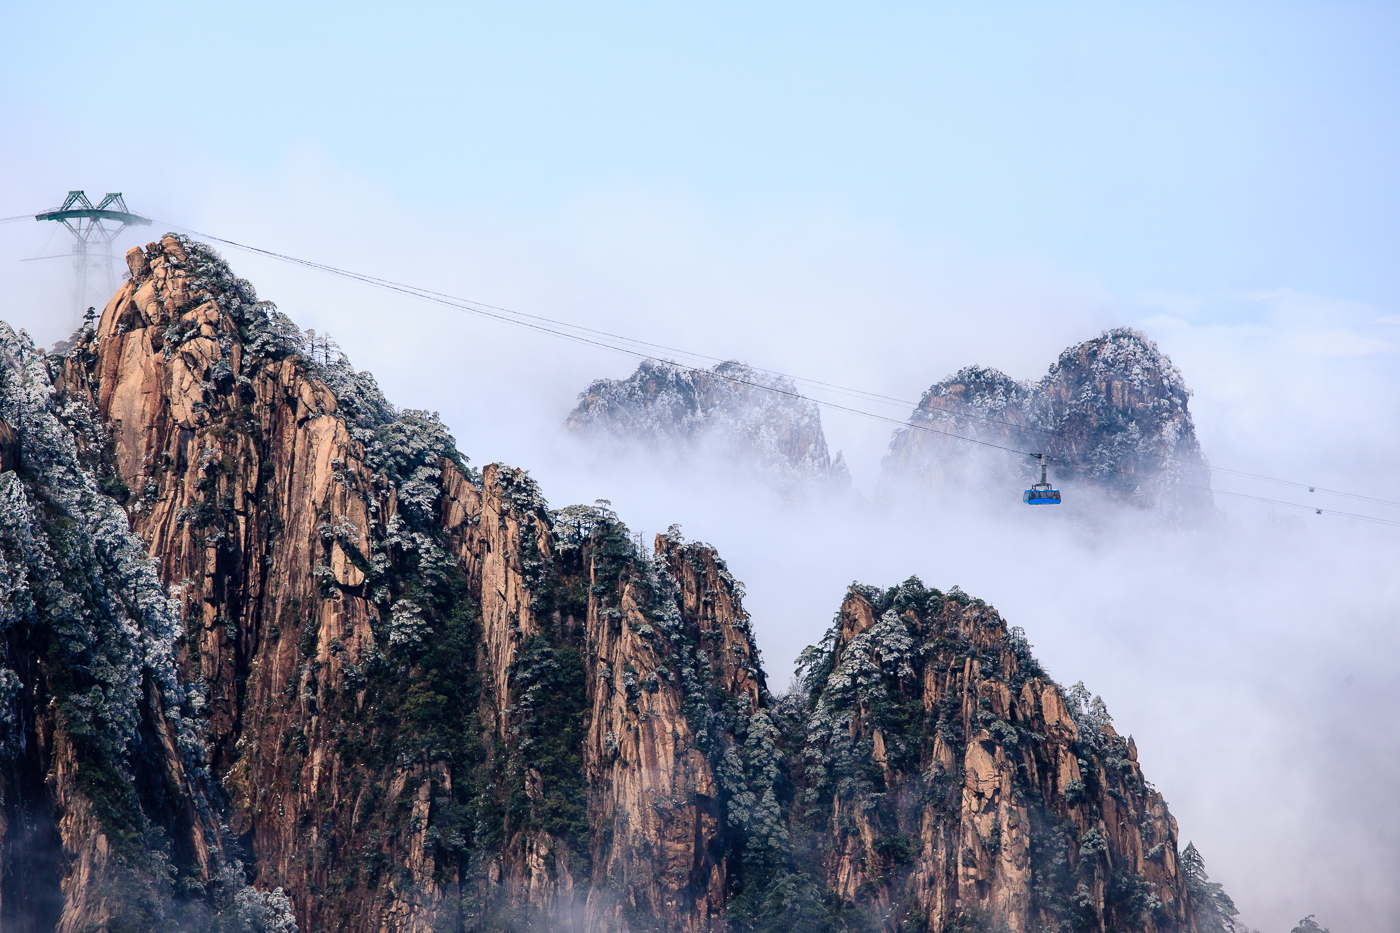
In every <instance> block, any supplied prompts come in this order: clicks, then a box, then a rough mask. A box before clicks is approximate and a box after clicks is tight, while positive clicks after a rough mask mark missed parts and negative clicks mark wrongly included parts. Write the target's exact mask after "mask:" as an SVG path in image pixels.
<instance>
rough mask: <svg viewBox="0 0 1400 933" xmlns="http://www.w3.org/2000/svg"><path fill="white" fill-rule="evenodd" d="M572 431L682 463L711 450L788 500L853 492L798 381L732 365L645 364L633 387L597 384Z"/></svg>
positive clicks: (582, 398) (577, 411)
mask: <svg viewBox="0 0 1400 933" xmlns="http://www.w3.org/2000/svg"><path fill="white" fill-rule="evenodd" d="M565 424H566V426H567V427H568V428H569V429H570V430H571V431H574V432H577V433H580V434H583V435H586V436H589V437H591V438H592V439H594V441H595V442H601V443H611V444H617V443H632V444H640V445H642V446H644V447H647V448H650V449H653V450H659V451H665V452H669V453H673V454H677V455H680V456H682V457H687V456H693V455H695V454H696V453H699V452H701V451H702V450H708V451H709V452H711V453H714V454H718V455H719V456H721V457H723V458H725V459H727V460H728V461H730V462H732V463H735V464H740V465H742V468H743V469H746V470H753V471H756V472H757V473H758V474H759V475H761V476H762V477H763V478H764V479H766V480H767V481H769V482H770V483H772V484H774V485H776V486H777V487H778V489H779V490H781V491H783V492H795V491H797V490H800V489H802V488H805V487H809V486H812V485H814V484H815V485H816V486H819V487H829V486H834V487H835V488H837V489H844V488H846V487H848V486H849V485H850V474H849V472H848V471H847V469H846V464H845V461H844V459H843V458H842V456H841V454H840V453H839V452H838V453H837V454H836V457H835V458H834V459H833V458H832V457H831V455H830V453H829V451H828V450H827V445H826V437H825V435H824V434H823V433H822V423H821V412H820V410H819V409H818V408H817V405H816V403H814V402H812V401H810V400H809V399H806V398H803V397H802V395H801V394H800V393H799V392H798V391H797V386H796V385H795V384H794V383H793V382H792V380H790V379H788V378H786V377H784V376H775V375H772V374H770V373H765V372H761V371H759V370H755V369H752V368H751V367H748V366H745V365H744V364H743V363H739V362H735V361H733V360H731V361H729V362H725V363H720V364H718V365H716V366H714V367H713V368H711V369H685V368H682V367H680V366H677V365H675V364H673V363H666V362H658V361H656V360H646V361H644V362H643V363H642V364H641V365H640V366H638V367H637V371H636V372H635V373H633V374H632V375H631V376H629V377H628V378H626V379H599V380H596V381H595V382H594V383H593V384H592V385H590V386H589V387H588V388H587V389H586V390H585V391H584V392H582V393H581V394H580V395H579V403H578V406H577V407H576V408H574V410H573V412H572V413H570V415H569V417H568V420H567V421H566V422H565Z"/></svg>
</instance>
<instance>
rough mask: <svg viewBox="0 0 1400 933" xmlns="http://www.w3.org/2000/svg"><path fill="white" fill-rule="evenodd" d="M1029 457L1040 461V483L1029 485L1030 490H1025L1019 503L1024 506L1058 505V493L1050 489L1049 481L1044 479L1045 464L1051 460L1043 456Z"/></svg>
mask: <svg viewBox="0 0 1400 933" xmlns="http://www.w3.org/2000/svg"><path fill="white" fill-rule="evenodd" d="M1031 456H1032V457H1034V458H1035V459H1037V460H1039V461H1040V482H1038V483H1031V488H1030V489H1027V490H1026V494H1025V495H1024V496H1022V497H1021V501H1022V502H1024V503H1025V504H1026V505H1059V504H1060V491H1059V490H1058V489H1051V488H1050V481H1049V480H1048V479H1046V477H1045V468H1046V464H1047V463H1048V462H1049V461H1050V460H1051V459H1052V458H1050V457H1048V456H1046V455H1045V454H1031Z"/></svg>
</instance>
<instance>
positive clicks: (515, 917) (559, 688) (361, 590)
mask: <svg viewBox="0 0 1400 933" xmlns="http://www.w3.org/2000/svg"><path fill="white" fill-rule="evenodd" d="M128 265H129V267H130V270H131V278H130V281H128V282H127V283H126V284H125V285H124V286H123V287H122V289H121V290H120V291H119V292H118V293H117V295H116V296H115V297H114V298H113V300H112V301H111V302H110V303H109V304H108V306H107V307H106V309H105V311H104V312H103V314H102V317H101V319H100V321H97V322H95V326H91V327H89V328H87V329H85V330H84V331H83V332H81V333H80V334H79V335H78V336H77V339H75V340H74V341H73V342H72V344H71V345H70V347H69V348H68V349H67V350H66V351H65V352H64V353H63V354H62V355H56V356H52V357H45V356H44V354H43V353H42V352H41V351H38V350H36V349H35V348H33V347H32V345H30V344H29V343H28V342H27V340H26V338H24V337H23V336H22V335H19V336H17V335H13V334H9V333H8V332H7V331H5V332H0V337H3V338H4V353H3V361H4V369H3V372H4V383H3V385H0V390H3V399H0V418H3V422H2V423H3V425H4V428H5V429H4V430H0V458H3V463H4V464H5V465H6V466H7V469H8V470H9V472H6V473H4V474H3V476H0V490H3V495H4V508H5V509H6V514H5V517H6V521H5V524H4V526H3V528H2V529H0V534H3V536H4V537H3V540H0V545H3V557H4V561H5V563H4V564H3V565H0V581H2V582H3V586H4V589H3V591H0V607H2V608H3V611H4V619H5V622H6V631H7V637H8V640H7V645H6V652H7V653H6V656H5V659H4V664H5V667H4V669H3V670H0V713H3V717H2V718H3V723H0V724H2V725H3V728H4V732H3V736H4V745H3V747H0V761H3V764H4V768H3V781H4V784H3V787H4V793H5V796H4V808H5V809H4V821H3V824H2V825H0V861H2V862H3V864H0V919H5V920H6V924H7V925H6V926H5V929H7V930H8V929H11V928H14V929H34V930H50V929H59V930H64V931H70V930H71V931H75V933H76V931H79V930H96V929H106V930H113V931H115V930H126V929H138V928H139V929H158V930H166V929H168V930H179V929H228V930H238V931H244V933H246V931H250V930H279V931H283V933H285V931H288V930H291V929H294V928H295V929H300V930H303V931H306V930H360V931H389V930H423V931H427V930H440V929H448V930H576V931H604V930H626V931H635V933H641V931H644V930H667V931H696V933H698V931H706V930H712V931H722V930H734V931H740V930H784V931H789V930H801V931H805V930H813V931H816V930H840V929H846V930H855V929H869V930H876V929H880V930H890V931H895V930H900V931H912V930H937V931H943V930H954V929H958V930H965V929H1009V930H1017V931H1026V930H1032V929H1034V930H1040V929H1043V928H1045V927H1047V926H1057V927H1058V928H1059V929H1066V930H1119V929H1121V930H1144V931H1154V933H1155V931H1159V930H1160V931H1167V930H1174V931H1195V930H1197V929H1198V925H1197V919H1196V915H1195V913H1193V906H1192V904H1193V902H1192V900H1191V895H1190V892H1189V890H1188V888H1187V887H1186V886H1185V885H1186V880H1189V878H1188V879H1186V880H1183V878H1184V876H1183V873H1182V871H1181V869H1180V868H1179V866H1178V861H1177V860H1178V853H1177V838H1176V828H1175V824H1174V822H1173V821H1172V819H1171V817H1170V815H1169V814H1168V813H1167V811H1166V806H1165V804H1164V803H1163V801H1162V800H1161V798H1160V796H1159V795H1157V794H1156V793H1155V792H1154V791H1153V790H1152V789H1151V787H1150V785H1148V784H1147V783H1146V781H1145V780H1144V779H1143V777H1142V774H1141V771H1140V770H1139V769H1138V767H1137V764H1136V753H1135V748H1134V746H1133V744H1132V742H1131V740H1123V739H1122V738H1121V737H1119V736H1118V735H1117V734H1116V733H1115V732H1114V731H1113V729H1112V726H1111V725H1110V723H1109V721H1108V718H1107V714H1106V712H1105V711H1104V710H1103V708H1102V704H1101V703H1099V702H1097V701H1096V702H1089V701H1088V698H1087V695H1085V694H1084V692H1083V691H1082V688H1077V689H1076V690H1071V691H1068V692H1066V691H1063V690H1061V689H1060V688H1058V687H1057V686H1055V685H1054V684H1053V683H1052V682H1051V681H1050V680H1049V678H1048V677H1047V676H1046V675H1045V674H1044V673H1043V672H1042V671H1040V670H1039V668H1038V667H1037V666H1036V665H1035V662H1034V660H1033V659H1032V658H1031V656H1030V654H1029V646H1028V645H1026V643H1025V640H1024V637H1023V636H1022V635H1020V634H1019V633H1018V632H1016V631H1015V630H1008V629H1007V628H1006V626H1005V625H1004V624H1003V623H1002V622H1001V620H1000V619H999V618H998V617H997V616H996V614H995V612H994V611H993V610H991V609H990V607H987V606H986V605H985V604H982V603H980V602H979V601H976V600H972V599H970V598H968V597H966V596H964V595H963V594H961V593H959V592H958V591H956V590H955V591H953V592H951V593H948V594H941V593H938V592H937V591H934V590H926V589H925V588H924V587H923V586H922V585H921V584H919V583H918V582H917V581H910V582H908V583H906V584H904V585H903V586H901V587H899V588H896V589H894V590H889V591H879V590H874V589H871V588H866V587H854V588H852V590H851V592H850V595H849V596H848V597H847V599H846V602H845V604H844V605H843V606H842V608H841V612H840V614H839V616H838V620H837V623H836V625H835V626H834V627H833V629H832V631H831V633H829V635H828V637H827V639H826V641H824V642H823V643H822V645H820V646H818V647H817V648H813V649H811V650H809V652H808V653H807V654H806V655H804V659H803V672H804V676H803V681H802V684H803V686H802V688H801V689H799V690H797V691H795V692H792V693H789V694H787V695H784V696H782V697H774V696H773V695H771V694H770V692H769V691H768V689H767V687H766V684H765V677H764V674H763V671H762V669H761V666H760V663H759V657H758V652H757V650H756V648H755V646H754V641H753V634H752V629H751V622H750V619H749V616H748V614H747V613H746V611H745V610H744V608H743V605H742V599H743V588H742V586H741V585H740V584H739V583H738V582H737V581H736V580H735V579H734V578H733V576H732V575H731V573H730V571H729V569H728V568H727V566H726V565H725V563H724V561H723V560H721V559H720V557H719V556H718V555H717V554H716V553H715V552H714V550H713V549H712V548H709V547H707V546H705V545H703V544H698V543H689V542H686V541H685V540H684V539H683V538H682V537H681V536H680V534H679V531H678V530H676V529H674V528H673V529H672V531H670V532H668V534H666V535H662V536H658V537H657V539H656V541H655V544H654V546H653V547H652V548H650V549H647V550H643V549H641V548H640V547H638V546H637V545H636V544H634V542H633V538H632V536H631V534H630V533H629V532H628V530H627V528H626V527H625V525H623V524H622V522H621V521H620V520H619V519H618V516H616V515H615V514H613V513H612V512H611V511H610V510H609V509H608V508H607V506H606V503H602V502H599V503H597V504H595V505H593V506H570V507H567V508H562V509H557V510H552V509H550V508H549V507H548V504H547V503H546V501H545V500H544V498H543V496H542V495H541V493H540V490H539V489H538V488H537V487H536V485H535V484H534V482H533V481H532V480H531V479H530V478H529V476H528V475H526V474H525V473H523V472H522V471H519V470H515V469H511V468H508V467H504V466H501V465H489V466H487V467H486V468H484V469H483V470H481V471H479V472H478V471H476V470H475V469H472V468H471V467H469V466H468V465H467V462H466V460H465V458H463V457H462V456H461V454H459V453H458V451H457V449H456V445H455V442H454V441H453V440H452V438H451V437H450V436H449V435H448V434H447V432H446V429H445V428H444V427H443V425H442V424H441V423H440V422H439V421H438V420H437V418H436V416H435V415H432V414H430V413H427V412H417V411H403V410H398V409H395V408H394V407H393V406H392V405H390V404H389V403H388V402H387V401H386V400H385V399H384V398H383V396H382V395H381V394H380V393H379V390H378V388H377V387H376V386H375V384H374V382H373V380H372V379H371V378H369V377H368V375H367V374H364V373H358V372H356V371H355V370H354V369H353V368H352V367H351V366H350V365H349V363H348V362H347V361H346V360H345V359H344V358H343V357H341V356H340V355H338V354H337V353H335V352H333V351H332V350H331V348H330V347H329V345H328V344H326V343H324V342H321V343H317V342H316V341H314V340H308V339H307V338H306V337H305V336H303V335H302V334H301V333H300V332H299V331H297V329H296V328H295V327H294V326H293V325H292V324H291V322H290V321H288V320H287V319H286V318H285V317H283V316H282V315H281V314H280V313H279V312H277V310H276V309H275V308H274V307H272V306H271V305H270V304H268V303H266V302H261V301H259V300H258V299H257V296H256V294H255V293H254V291H253V289H252V288H251V286H250V285H248V283H247V282H244V281H242V280H239V279H237V278H235V277H234V276H233V275H232V274H231V273H230V272H229V270H228V267H227V265H226V264H224V263H223V261H222V260H221V259H219V258H218V257H217V256H216V255H214V254H213V253H212V252H210V251H209V250H207V249H206V248H204V247H202V246H200V245H199V244H197V243H193V242H191V241H188V240H185V239H182V238H178V237H173V236H168V237H166V238H165V239H163V240H162V241H161V242H159V243H154V244H151V245H150V246H149V247H147V249H146V250H144V251H141V250H134V251H133V252H132V253H131V254H130V255H129V256H128ZM144 555H149V559H147V557H145V556H144ZM1192 877H1194V876H1192Z"/></svg>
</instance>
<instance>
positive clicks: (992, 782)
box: [799, 578, 1193, 933]
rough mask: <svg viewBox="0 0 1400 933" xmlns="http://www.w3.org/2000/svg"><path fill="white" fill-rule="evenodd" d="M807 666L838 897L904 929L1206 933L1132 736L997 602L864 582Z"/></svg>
mask: <svg viewBox="0 0 1400 933" xmlns="http://www.w3.org/2000/svg"><path fill="white" fill-rule="evenodd" d="M804 662H805V671H804V686H805V688H806V690H807V691H809V696H810V708H811V714H810V716H809V717H808V718H807V720H806V743H807V745H806V748H807V752H806V755H805V758H804V762H805V767H804V770H803V772H802V774H801V776H800V780H799V783H800V784H801V785H803V786H804V787H805V790H804V793H805V794H806V795H807V799H808V800H809V801H810V803H811V807H812V809H811V810H810V811H809V814H810V816H808V817H807V818H808V819H809V820H811V823H812V828H813V829H819V830H821V838H822V839H823V840H824V842H823V845H822V853H821V858H820V864H821V865H822V867H823V869H824V870H825V873H826V880H827V883H828V885H829V886H830V889H831V891H832V893H833V895H834V896H836V897H838V898H840V899H841V900H842V901H843V902H845V903H848V904H851V905H865V906H866V907H867V909H868V910H869V911H870V912H872V913H874V914H875V915H878V916H881V917H884V918H886V924H887V928H888V929H892V930H893V929H900V928H901V927H900V924H906V923H907V924H908V926H907V927H904V928H913V929H933V930H946V929H953V928H958V924H960V923H961V924H964V925H965V924H967V923H982V924H985V925H987V928H990V929H1008V930H1017V931H1022V930H1041V929H1064V928H1068V929H1097V930H1114V929H1123V930H1142V931H1148V933H1153V931H1159V930H1186V929H1192V928H1193V919H1192V913H1191V908H1190V904H1189V899H1188V897H1187V896H1186V891H1185V880H1184V878H1183V876H1182V873H1181V871H1180V869H1179V866H1178V865H1177V861H1176V858H1177V826H1176V821H1175V820H1174V819H1173V818H1172V817H1171V815H1170V814H1169V813H1168V811H1167V808H1166V803H1165V802H1164V801H1163V799H1162V797H1161V795H1160V794H1159V793H1157V792H1156V791H1155V790H1154V789H1153V788H1152V787H1151V785H1150V784H1148V783H1147V782H1146V780H1145V779H1144V777H1143V775H1142V771H1141V769H1140V768H1139V767H1138V764H1137V750H1136V746H1135V745H1134V744H1133V741H1132V739H1131V738H1128V739H1124V738H1122V737H1121V736H1119V735H1118V734H1117V733H1116V732H1115V731H1114V729H1113V726H1112V724H1111V720H1110V718H1109V717H1108V715H1107V712H1106V710H1105V709H1104V707H1103V703H1102V701H1101V700H1098V699H1097V698H1095V699H1093V700H1090V699H1089V697H1088V694H1087V691H1085V690H1084V688H1083V686H1082V685H1078V686H1076V687H1075V688H1074V689H1072V690H1070V691H1068V692H1066V691H1064V690H1062V689H1061V688H1060V687H1058V686H1057V685H1055V684H1054V683H1053V682H1051V681H1050V680H1049V679H1048V678H1047V677H1046V676H1045V675H1044V673H1043V672H1042V671H1041V670H1040V668H1039V666H1038V665H1037V664H1036V662H1035V660H1034V658H1033V657H1032V656H1031V654H1030V646H1029V645H1028V644H1027V643H1026V641H1025V636H1024V633H1022V632H1021V631H1020V630H1019V629H1008V628H1007V626H1006V624H1005V623H1004V622H1003V621H1002V620H1001V619H1000V618H999V617H998V616H997V614H996V612H995V610H993V609H992V608H991V607H990V606H987V605H986V604H984V603H982V602H981V601H980V600H974V599H970V598H969V597H967V596H966V595H965V594H963V593H961V592H960V591H957V590H954V591H953V592H951V593H948V594H943V593H940V592H938V591H937V590H929V589H926V588H924V586H923V585H922V584H921V583H920V582H919V581H918V579H917V578H915V579H911V580H909V581H907V582H906V583H904V584H903V585H901V586H899V587H896V588H893V589H890V590H887V591H880V590H877V589H874V588H872V587H863V586H853V587H852V588H851V591H850V592H849V593H848V595H847V597H846V600H845V603H844V604H843V605H842V607H841V613H840V615H839V617H838V620H837V624H836V625H835V626H833V628H832V630H831V631H830V632H829V633H828V636H827V639H826V641H825V642H824V643H823V644H822V645H821V646H820V647H819V648H816V649H809V652H808V654H807V655H806V657H805V659H804Z"/></svg>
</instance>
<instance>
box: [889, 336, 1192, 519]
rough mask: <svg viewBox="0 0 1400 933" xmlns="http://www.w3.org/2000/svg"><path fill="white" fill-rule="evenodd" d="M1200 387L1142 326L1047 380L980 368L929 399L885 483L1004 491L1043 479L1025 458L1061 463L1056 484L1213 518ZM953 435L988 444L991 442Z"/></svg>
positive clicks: (1089, 346)
mask: <svg viewBox="0 0 1400 933" xmlns="http://www.w3.org/2000/svg"><path fill="white" fill-rule="evenodd" d="M1190 396H1191V391H1190V390H1189V389H1188V388H1187V387H1186V383H1185V381H1184V380H1183V378H1182V376H1181V371H1180V370H1178V369H1177V368H1176V367H1175V366H1174V365H1173V364H1172V362H1171V360H1170V359H1169V358H1168V357H1167V356H1166V355H1165V354H1163V353H1162V352H1161V351H1160V350H1159V349H1158V348H1157V345H1156V344H1155V343H1153V342H1152V341H1151V340H1149V339H1148V338H1147V336H1146V335H1145V334H1143V333H1141V332H1140V331H1136V330H1133V329H1131V328H1127V327H1121V328H1117V329H1115V330H1110V331H1107V332H1105V333H1104V334H1102V335H1100V336H1099V337H1096V338H1095V339H1093V340H1088V341H1085V342H1083V343H1080V344H1076V345H1075V346H1072V347H1070V348H1069V349H1067V350H1065V351H1064V352H1063V353H1061V354H1060V358H1059V359H1058V360H1057V361H1056V362H1055V364H1054V365H1053V366H1051V367H1050V371H1049V372H1048V373H1047V374H1046V375H1045V377H1044V378H1042V379H1041V380H1040V381H1038V382H1034V383H1030V382H1018V381H1016V380H1014V379H1012V378H1011V377H1009V376H1007V375H1005V374H1004V373H1001V372H999V371H997V370H995V369H990V368H987V367H982V366H969V367H966V368H964V369H962V370H959V371H958V372H957V373H955V374H954V375H952V376H949V377H948V378H946V379H944V380H942V381H941V382H938V383H935V384H934V385H933V386H931V387H930V388H929V390H928V391H927V392H925V393H924V395H923V397H922V398H921V399H920V401H919V405H918V407H917V408H916V409H915V410H914V412H913V413H912V414H911V415H910V417H909V427H907V428H901V429H899V430H897V431H896V432H895V434H894V437H893V439H892V440H891V441H890V450H889V455H888V456H887V457H886V458H885V460H884V463H883V469H882V475H881V486H882V494H883V495H884V496H885V497H887V498H891V497H898V496H902V495H907V494H908V493H909V492H910V489H911V487H914V488H924V489H930V488H940V487H942V488H948V487H953V488H966V487H968V486H973V487H976V486H984V487H993V486H994V487H996V488H997V490H998V491H999V492H1000V491H1001V490H1003V489H1004V488H1006V487H1008V486H1014V485H1016V484H1017V483H1022V482H1030V481H1032V480H1033V479H1039V472H1038V470H1039V468H1038V467H1036V466H1035V464H1034V462H1033V461H1032V460H1031V459H1030V458H1029V457H1026V456H1024V455H1022V454H1019V453H1015V452H1008V451H1004V450H1000V449H998V448H999V447H1000V446H1004V447H1011V448H1014V449H1015V450H1016V451H1036V452H1044V453H1047V454H1049V455H1050V456H1051V457H1053V458H1054V461H1055V462H1054V463H1053V465H1052V471H1053V476H1054V478H1055V481H1056V482H1061V483H1063V484H1064V485H1066V486H1070V487H1074V486H1078V487H1079V488H1081V489H1084V488H1091V489H1095V490H1098V491H1100V492H1102V493H1104V494H1106V495H1107V496H1109V497H1110V498H1112V499H1115V500H1118V501H1123V502H1131V503H1134V504H1136V505H1139V506H1142V507H1156V508H1160V509H1163V510H1165V511H1167V512H1169V513H1173V514H1178V515H1179V514H1182V513H1196V514H1199V513H1201V512H1203V511H1208V510H1209V509H1210V506H1211V496H1210V491H1209V487H1210V474H1209V470H1208V469H1207V467H1206V462H1205V458H1204V456H1203V454H1202V453H1201V448H1200V444H1199V443H1198V442H1197V440H1196V429H1195V425H1194V424H1193V423H1192V420H1191V412H1190V409H1189V406H1188V402H1189V399H1190ZM948 435H956V436H958V437H961V438H971V439H974V440H977V441H982V442H985V444H988V445H997V446H986V445H977V444H973V443H969V442H968V441H966V440H958V439H956V438H951V437H949V436H948Z"/></svg>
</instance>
